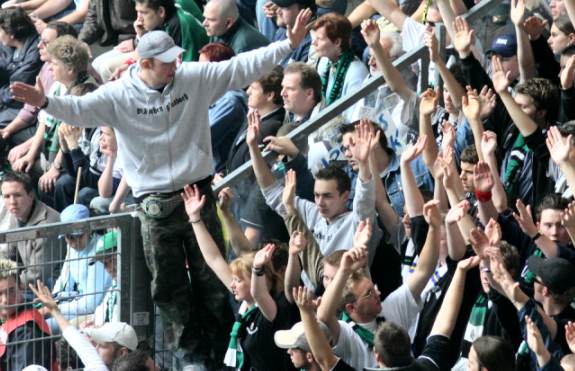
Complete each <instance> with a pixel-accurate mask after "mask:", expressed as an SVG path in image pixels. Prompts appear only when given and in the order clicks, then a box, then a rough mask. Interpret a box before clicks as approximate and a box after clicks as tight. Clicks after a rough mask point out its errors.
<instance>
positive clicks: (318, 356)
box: [293, 286, 338, 371]
mask: <svg viewBox="0 0 575 371" xmlns="http://www.w3.org/2000/svg"><path fill="white" fill-rule="evenodd" d="M293 296H294V298H295V302H296V303H297V306H298V308H299V313H300V316H301V320H302V322H303V328H304V332H305V337H306V339H307V342H308V344H309V347H310V349H311V353H312V354H313V358H314V359H315V361H316V362H317V363H318V364H319V367H320V368H321V370H322V371H329V370H332V369H333V368H334V366H335V365H336V364H337V362H338V358H337V357H336V356H335V355H334V354H333V351H332V350H331V346H330V344H329V341H328V339H327V338H326V337H325V335H324V333H323V331H322V330H321V328H320V327H319V323H318V322H317V319H316V317H315V312H314V309H315V306H314V303H313V300H312V295H311V292H310V291H309V290H307V289H306V288H305V287H302V286H300V287H294V288H293Z"/></svg>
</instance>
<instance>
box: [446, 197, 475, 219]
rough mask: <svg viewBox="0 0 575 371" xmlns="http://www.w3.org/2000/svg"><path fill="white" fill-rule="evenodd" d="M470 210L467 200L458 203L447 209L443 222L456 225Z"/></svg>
mask: <svg viewBox="0 0 575 371" xmlns="http://www.w3.org/2000/svg"><path fill="white" fill-rule="evenodd" d="M470 208H471V205H469V201H467V200H462V201H460V202H459V203H458V204H457V205H455V206H453V207H452V208H451V209H449V211H448V212H447V215H445V222H446V223H447V224H453V223H457V222H458V221H460V220H461V219H463V217H464V216H465V215H467V213H468V212H469V209H470Z"/></svg>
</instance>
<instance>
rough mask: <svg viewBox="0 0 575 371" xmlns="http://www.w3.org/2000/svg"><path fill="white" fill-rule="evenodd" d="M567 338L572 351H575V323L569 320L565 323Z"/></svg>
mask: <svg viewBox="0 0 575 371" xmlns="http://www.w3.org/2000/svg"><path fill="white" fill-rule="evenodd" d="M565 340H567V345H569V350H571V353H575V323H573V322H571V321H569V322H567V324H566V325H565Z"/></svg>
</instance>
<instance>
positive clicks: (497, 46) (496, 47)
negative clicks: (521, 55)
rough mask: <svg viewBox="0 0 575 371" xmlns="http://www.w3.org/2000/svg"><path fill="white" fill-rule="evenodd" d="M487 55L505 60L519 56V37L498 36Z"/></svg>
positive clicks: (509, 35)
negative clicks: (494, 55) (497, 56)
mask: <svg viewBox="0 0 575 371" xmlns="http://www.w3.org/2000/svg"><path fill="white" fill-rule="evenodd" d="M486 54H487V55H493V54H496V55H499V56H501V57H503V58H509V57H513V56H514V55H517V37H515V35H513V34H507V35H499V36H497V37H496V38H495V40H493V43H491V48H489V50H488V51H487V53H486Z"/></svg>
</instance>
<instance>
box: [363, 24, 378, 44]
mask: <svg viewBox="0 0 575 371" xmlns="http://www.w3.org/2000/svg"><path fill="white" fill-rule="evenodd" d="M361 35H362V36H363V39H364V40H365V43H366V44H367V46H369V47H370V48H377V47H378V46H379V43H380V41H379V26H378V25H377V23H376V22H375V21H374V20H373V19H366V20H364V21H363V22H361Z"/></svg>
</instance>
